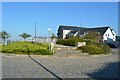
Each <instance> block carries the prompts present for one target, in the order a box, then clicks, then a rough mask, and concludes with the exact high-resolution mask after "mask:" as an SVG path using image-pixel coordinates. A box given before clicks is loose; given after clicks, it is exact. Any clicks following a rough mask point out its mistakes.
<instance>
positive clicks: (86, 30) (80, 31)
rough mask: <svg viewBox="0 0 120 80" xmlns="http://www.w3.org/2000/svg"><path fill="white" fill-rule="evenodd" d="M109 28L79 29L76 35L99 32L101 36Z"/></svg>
mask: <svg viewBox="0 0 120 80" xmlns="http://www.w3.org/2000/svg"><path fill="white" fill-rule="evenodd" d="M108 28H109V26H107V27H97V28H83V29H80V30H79V32H78V35H83V34H84V33H85V32H87V33H88V32H100V34H101V35H103V34H104V33H105V32H106V30H107V29H108Z"/></svg>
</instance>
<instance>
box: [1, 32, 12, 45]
mask: <svg viewBox="0 0 120 80" xmlns="http://www.w3.org/2000/svg"><path fill="white" fill-rule="evenodd" d="M0 37H1V38H2V39H3V41H4V43H5V41H6V39H8V38H9V37H10V34H9V33H7V32H6V31H2V32H0Z"/></svg>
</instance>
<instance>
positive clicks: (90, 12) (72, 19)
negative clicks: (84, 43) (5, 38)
mask: <svg viewBox="0 0 120 80" xmlns="http://www.w3.org/2000/svg"><path fill="white" fill-rule="evenodd" d="M35 22H36V29H37V36H44V37H46V36H48V35H49V33H48V28H51V33H55V34H56V35H57V30H58V27H59V26H60V25H66V26H80V25H81V26H82V27H88V28H92V27H104V26H110V27H111V28H113V29H114V30H115V32H116V33H117V34H118V3H117V2H3V3H2V30H3V31H7V32H8V33H10V34H11V37H12V38H18V37H19V35H20V34H22V33H29V34H31V35H32V36H34V33H35V32H34V31H35V29H34V28H35Z"/></svg>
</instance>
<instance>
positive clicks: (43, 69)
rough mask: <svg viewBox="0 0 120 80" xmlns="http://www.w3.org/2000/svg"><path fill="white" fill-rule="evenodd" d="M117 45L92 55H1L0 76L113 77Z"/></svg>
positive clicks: (116, 64) (116, 74)
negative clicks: (0, 71)
mask: <svg viewBox="0 0 120 80" xmlns="http://www.w3.org/2000/svg"><path fill="white" fill-rule="evenodd" d="M117 71H118V49H112V54H109V55H105V56H104V55H102V56H91V57H79V56H77V57H55V56H51V57H49V56H47V57H42V56H34V55H30V56H28V55H23V56H19V55H2V77H3V78H57V79H61V78H116V77H118V73H117Z"/></svg>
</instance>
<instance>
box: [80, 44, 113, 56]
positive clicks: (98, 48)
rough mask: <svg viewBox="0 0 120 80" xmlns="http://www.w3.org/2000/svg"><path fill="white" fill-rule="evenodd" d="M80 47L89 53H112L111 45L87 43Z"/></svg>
mask: <svg viewBox="0 0 120 80" xmlns="http://www.w3.org/2000/svg"><path fill="white" fill-rule="evenodd" d="M78 49H80V50H82V52H85V53H89V54H92V55H94V54H107V53H110V51H111V49H110V47H109V46H107V45H105V44H103V45H100V44H99V45H92V44H91V45H85V46H81V47H79V48H78Z"/></svg>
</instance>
